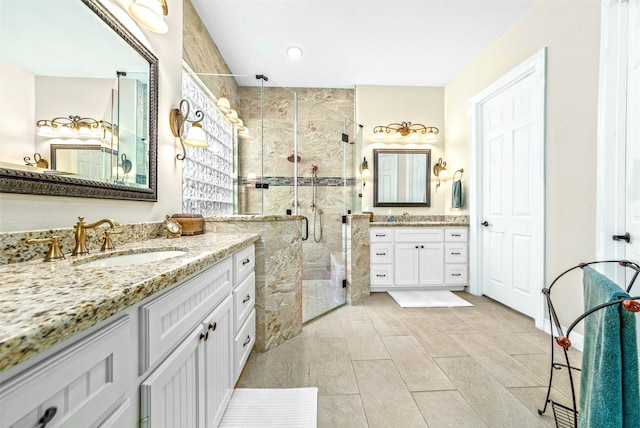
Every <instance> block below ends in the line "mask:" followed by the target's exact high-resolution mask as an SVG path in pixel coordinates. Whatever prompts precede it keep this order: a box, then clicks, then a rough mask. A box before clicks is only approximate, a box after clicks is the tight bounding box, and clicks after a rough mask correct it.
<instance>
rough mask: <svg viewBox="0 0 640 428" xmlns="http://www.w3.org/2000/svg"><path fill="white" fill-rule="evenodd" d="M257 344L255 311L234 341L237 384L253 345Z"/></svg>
mask: <svg viewBox="0 0 640 428" xmlns="http://www.w3.org/2000/svg"><path fill="white" fill-rule="evenodd" d="M255 342H256V310H255V309H253V310H252V311H251V314H250V315H249V318H247V320H246V321H245V323H244V324H243V325H242V328H241V329H240V331H239V332H238V334H237V335H236V337H235V339H233V349H234V354H233V355H234V358H233V360H234V375H235V378H234V379H235V382H237V381H238V378H239V377H240V373H242V369H243V368H244V365H245V363H246V362H247V358H249V354H250V353H251V349H252V348H253V344H254V343H255ZM235 382H234V383H235Z"/></svg>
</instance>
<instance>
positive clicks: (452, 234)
mask: <svg viewBox="0 0 640 428" xmlns="http://www.w3.org/2000/svg"><path fill="white" fill-rule="evenodd" d="M468 234H469V229H467V228H466V227H465V228H457V229H445V231H444V240H445V241H447V242H467V240H468V238H467V236H468Z"/></svg>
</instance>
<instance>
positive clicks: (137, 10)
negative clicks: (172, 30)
mask: <svg viewBox="0 0 640 428" xmlns="http://www.w3.org/2000/svg"><path fill="white" fill-rule="evenodd" d="M168 14H169V7H168V6H167V2H166V0H133V3H131V4H130V5H129V15H131V16H132V17H133V19H135V20H136V22H137V23H138V24H140V25H142V26H143V27H145V28H146V29H148V30H151V31H153V32H154V33H160V34H164V33H166V32H167V31H168V30H169V26H168V25H167V23H166V22H165V21H164V17H165V16H167V15H168Z"/></svg>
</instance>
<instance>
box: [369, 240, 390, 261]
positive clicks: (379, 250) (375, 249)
mask: <svg viewBox="0 0 640 428" xmlns="http://www.w3.org/2000/svg"><path fill="white" fill-rule="evenodd" d="M370 248H371V253H370V258H369V262H370V263H372V264H373V263H392V262H393V244H391V243H389V244H371V247H370Z"/></svg>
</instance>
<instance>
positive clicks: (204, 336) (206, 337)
mask: <svg viewBox="0 0 640 428" xmlns="http://www.w3.org/2000/svg"><path fill="white" fill-rule="evenodd" d="M208 338H209V330H207V331H206V332H205V333H200V340H204V341H205V342H206V341H207V339H208Z"/></svg>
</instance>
